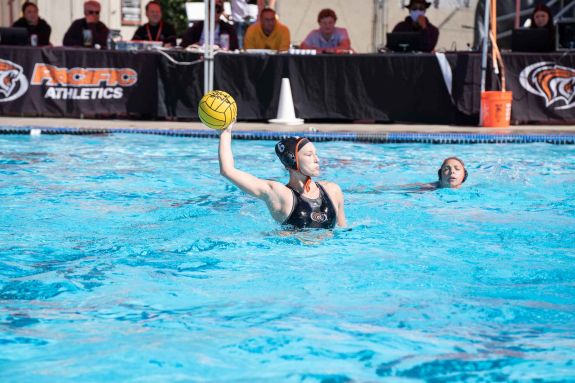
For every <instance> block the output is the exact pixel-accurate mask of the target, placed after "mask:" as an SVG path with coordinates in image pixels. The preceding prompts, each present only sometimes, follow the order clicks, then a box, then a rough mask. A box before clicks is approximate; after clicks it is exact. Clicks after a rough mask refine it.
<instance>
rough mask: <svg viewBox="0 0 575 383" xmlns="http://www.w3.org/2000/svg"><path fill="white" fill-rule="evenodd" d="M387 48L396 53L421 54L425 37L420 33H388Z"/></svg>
mask: <svg viewBox="0 0 575 383" xmlns="http://www.w3.org/2000/svg"><path fill="white" fill-rule="evenodd" d="M387 48H388V49H390V50H392V51H394V52H420V51H422V50H423V35H422V34H421V33H420V32H391V33H388V34H387Z"/></svg>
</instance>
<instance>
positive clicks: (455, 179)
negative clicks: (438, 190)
mask: <svg viewBox="0 0 575 383" xmlns="http://www.w3.org/2000/svg"><path fill="white" fill-rule="evenodd" d="M464 177H465V168H464V167H463V164H462V163H461V162H459V161H457V160H455V159H450V160H447V161H446V162H445V163H444V164H443V166H442V167H441V181H440V184H441V186H442V187H447V188H458V187H460V186H461V184H462V183H463V178H464Z"/></svg>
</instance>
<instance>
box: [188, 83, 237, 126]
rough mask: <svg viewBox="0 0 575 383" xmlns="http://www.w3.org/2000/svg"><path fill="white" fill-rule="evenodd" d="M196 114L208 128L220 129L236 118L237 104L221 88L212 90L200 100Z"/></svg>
mask: <svg viewBox="0 0 575 383" xmlns="http://www.w3.org/2000/svg"><path fill="white" fill-rule="evenodd" d="M198 115H199V116H200V120H201V121H202V122H203V123H204V125H206V126H207V127H208V128H212V129H220V130H222V129H225V128H227V127H228V126H230V124H231V123H232V122H233V121H234V120H235V119H236V117H237V116H238V106H237V104H236V101H235V100H234V98H233V97H232V96H230V95H229V94H228V93H226V92H224V91H222V90H212V91H210V92H208V93H206V94H205V95H204V97H202V99H201V100H200V104H199V105H198Z"/></svg>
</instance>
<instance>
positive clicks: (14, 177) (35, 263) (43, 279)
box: [0, 135, 575, 383]
mask: <svg viewBox="0 0 575 383" xmlns="http://www.w3.org/2000/svg"><path fill="white" fill-rule="evenodd" d="M273 144H274V143H273V142H270V141H236V142H234V151H235V154H236V164H237V166H238V167H239V168H241V169H245V170H247V171H250V172H252V173H254V174H256V175H258V176H260V177H264V178H272V179H277V180H280V181H285V180H286V179H287V178H286V172H285V170H283V169H282V167H281V166H280V164H279V161H278V160H277V159H276V158H275V154H274V153H273ZM317 148H318V151H319V155H320V159H321V162H322V167H323V171H324V173H323V174H322V177H325V179H330V180H335V181H337V182H338V183H339V184H340V186H341V187H342V189H343V191H344V193H345V196H346V212H347V216H348V221H349V223H350V227H351V230H342V229H337V230H335V231H334V232H328V231H311V232H304V233H290V232H284V231H282V230H281V229H280V228H279V227H278V225H277V224H275V223H274V222H273V221H272V219H271V218H270V215H269V214H268V213H267V211H266V208H265V206H264V204H263V203H262V202H259V201H256V200H254V199H252V198H250V197H248V196H246V195H245V194H243V193H242V192H240V191H239V190H238V189H237V188H235V187H234V186H232V185H231V184H229V183H228V182H226V181H225V180H224V179H223V178H222V177H220V176H219V173H218V164H217V158H216V154H217V141H216V140H213V139H190V138H174V137H162V136H144V135H113V136H88V137H86V136H83V137H80V136H42V137H28V136H0V174H1V176H0V382H3V383H5V382H35V383H43V382H58V383H65V382H106V383H110V382H138V383H140V382H325V383H328V382H329V383H343V382H373V381H386V382H411V381H414V382H415V381H429V382H459V381H468V382H492V381H518V382H528V381H549V382H551V381H553V382H559V381H575V351H574V350H575V251H574V250H575V241H574V234H575V187H574V185H575V147H573V146H553V145H548V144H526V145H451V146H447V145H446V146H439V145H425V144H421V145H420V144H406V145H371V144H360V143H344V142H330V143H318V144H317ZM450 155H458V156H460V157H461V158H463V159H464V160H465V161H466V163H467V164H468V169H469V173H470V176H469V179H468V182H467V183H466V184H465V187H464V188H462V189H461V190H439V191H434V192H425V193H410V192H407V191H406V190H404V189H402V187H401V185H404V184H408V183H412V182H429V181H433V180H434V175H435V174H436V171H437V168H438V166H439V164H440V163H441V160H442V159H443V158H444V157H447V156H450Z"/></svg>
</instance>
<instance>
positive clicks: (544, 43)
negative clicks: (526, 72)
mask: <svg viewBox="0 0 575 383" xmlns="http://www.w3.org/2000/svg"><path fill="white" fill-rule="evenodd" d="M511 50H512V51H513V52H552V51H554V50H555V46H554V45H553V44H552V43H551V42H550V40H549V30H548V29H547V28H520V29H514V30H513V32H512V34H511Z"/></svg>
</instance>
